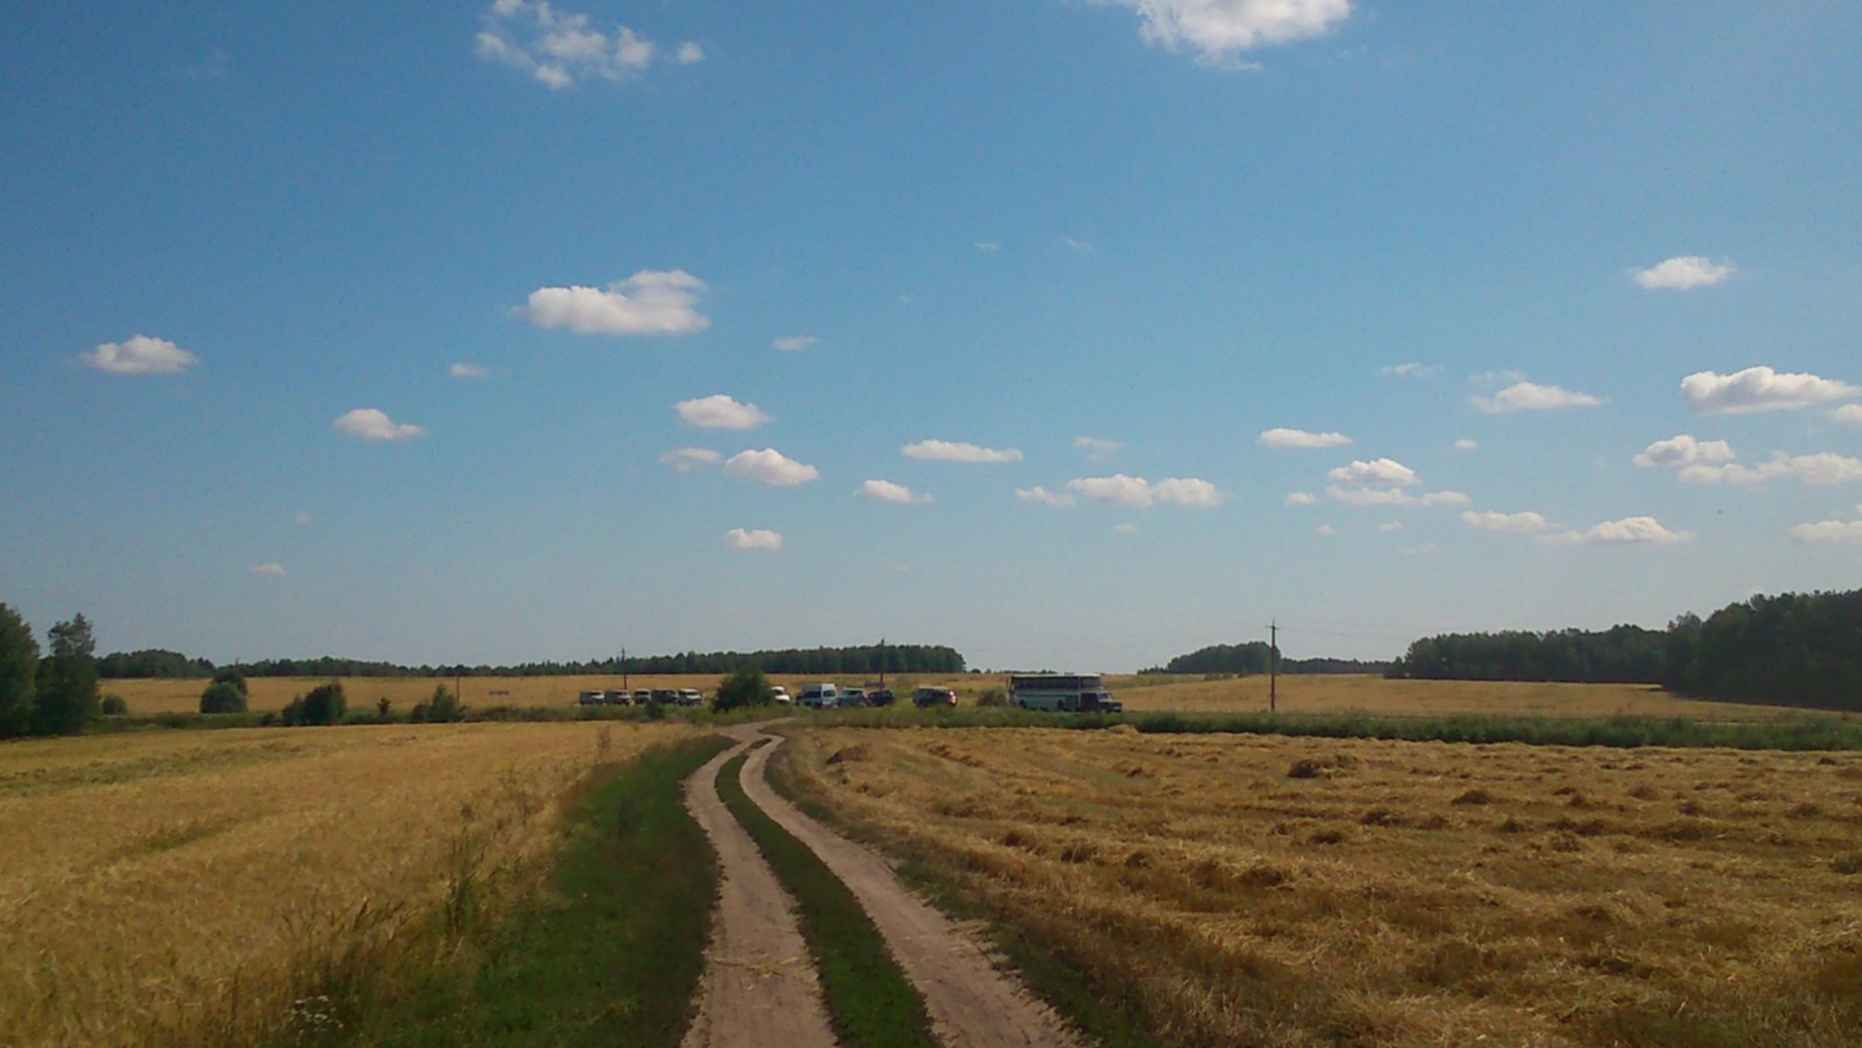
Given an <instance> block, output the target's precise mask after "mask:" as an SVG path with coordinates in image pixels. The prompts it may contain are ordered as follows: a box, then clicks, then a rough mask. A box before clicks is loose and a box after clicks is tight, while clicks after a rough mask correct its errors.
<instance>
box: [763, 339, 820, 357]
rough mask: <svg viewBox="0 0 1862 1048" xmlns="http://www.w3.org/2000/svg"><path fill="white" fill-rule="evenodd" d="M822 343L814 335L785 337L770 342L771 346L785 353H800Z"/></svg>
mask: <svg viewBox="0 0 1862 1048" xmlns="http://www.w3.org/2000/svg"><path fill="white" fill-rule="evenodd" d="M819 341H821V340H820V339H818V338H816V337H815V336H813V335H783V336H782V337H781V338H778V339H775V340H773V341H771V342H770V345H771V346H772V347H774V348H776V349H780V350H782V351H783V352H784V353H800V352H801V351H802V350H804V349H807V348H808V347H810V346H812V345H814V344H815V343H817V342H819Z"/></svg>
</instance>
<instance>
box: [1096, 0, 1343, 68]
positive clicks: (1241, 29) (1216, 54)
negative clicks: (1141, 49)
mask: <svg viewBox="0 0 1862 1048" xmlns="http://www.w3.org/2000/svg"><path fill="white" fill-rule="evenodd" d="M1107 2H1110V3H1115V4H1117V5H1119V6H1121V7H1128V8H1130V9H1132V10H1133V11H1134V12H1136V13H1137V15H1138V18H1139V20H1140V25H1139V28H1138V35H1139V36H1140V37H1142V38H1143V39H1144V42H1145V43H1147V44H1150V45H1151V46H1153V47H1157V48H1161V49H1163V50H1165V51H1170V52H1179V51H1185V50H1187V51H1193V52H1195V54H1196V59H1197V61H1198V62H1201V63H1203V64H1204V65H1214V66H1233V65H1237V64H1239V61H1240V59H1239V56H1240V55H1241V53H1242V52H1244V51H1252V50H1255V49H1257V48H1261V47H1268V46H1272V45H1275V44H1290V43H1294V42H1297V41H1300V40H1309V39H1311V38H1313V37H1317V36H1322V35H1324V34H1326V33H1328V32H1330V31H1332V30H1333V29H1336V28H1337V27H1338V26H1339V25H1341V24H1343V23H1344V21H1345V20H1346V19H1347V18H1349V17H1351V0H1107Z"/></svg>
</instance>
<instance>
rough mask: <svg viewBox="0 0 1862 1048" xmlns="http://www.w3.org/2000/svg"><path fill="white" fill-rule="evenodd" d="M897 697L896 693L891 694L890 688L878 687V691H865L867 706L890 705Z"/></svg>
mask: <svg viewBox="0 0 1862 1048" xmlns="http://www.w3.org/2000/svg"><path fill="white" fill-rule="evenodd" d="M898 698H899V697H898V696H897V695H894V694H892V689H891V688H880V689H879V690H878V691H869V692H867V693H866V704H867V705H869V706H890V705H892V704H893V703H894V702H897V701H898Z"/></svg>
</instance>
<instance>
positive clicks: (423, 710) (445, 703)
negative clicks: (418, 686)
mask: <svg viewBox="0 0 1862 1048" xmlns="http://www.w3.org/2000/svg"><path fill="white" fill-rule="evenodd" d="M408 719H409V720H412V721H415V722H420V721H426V722H428V723H430V724H448V723H451V722H453V721H462V720H465V707H464V706H461V705H459V696H457V695H454V694H453V693H452V692H450V691H447V690H446V685H444V684H442V685H440V686H439V687H437V688H434V689H433V697H432V698H431V699H428V700H427V701H425V702H422V703H419V704H417V705H416V706H415V707H414V711H413V713H411V714H409V715H408Z"/></svg>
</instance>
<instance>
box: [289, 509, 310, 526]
mask: <svg viewBox="0 0 1862 1048" xmlns="http://www.w3.org/2000/svg"><path fill="white" fill-rule="evenodd" d="M292 519H294V520H296V521H297V526H298V527H300V528H308V527H310V521H311V517H310V511H308V510H302V509H300V510H298V511H297V516H296V517H294V518H292Z"/></svg>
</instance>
